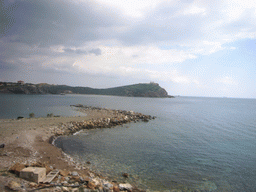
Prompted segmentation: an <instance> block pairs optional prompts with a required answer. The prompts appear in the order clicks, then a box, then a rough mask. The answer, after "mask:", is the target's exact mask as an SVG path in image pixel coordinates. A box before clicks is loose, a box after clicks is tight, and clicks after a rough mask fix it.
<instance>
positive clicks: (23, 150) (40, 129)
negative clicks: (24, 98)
mask: <svg viewBox="0 0 256 192" xmlns="http://www.w3.org/2000/svg"><path fill="white" fill-rule="evenodd" d="M72 107H76V108H77V109H78V111H80V112H83V113H86V116H82V117H47V118H42V117H39V118H24V119H19V120H17V119H0V144H1V143H5V145H6V146H5V148H4V150H2V151H1V155H0V171H1V173H2V174H0V190H5V189H6V186H7V185H8V183H10V181H16V182H19V183H21V182H22V183H25V184H24V185H26V188H27V189H31V190H32V189H36V188H37V187H39V185H37V186H36V187H35V186H34V187H32V188H31V187H30V183H31V182H28V181H23V180H22V179H20V178H18V177H17V176H15V175H14V174H11V173H9V169H10V168H11V167H12V166H13V165H15V164H17V163H20V164H25V165H26V166H31V165H38V164H41V165H45V166H47V167H51V168H53V169H59V170H65V171H66V172H69V173H72V172H77V173H78V174H79V176H81V177H83V178H84V179H85V180H87V186H84V188H87V189H91V190H95V189H97V188H99V190H100V189H101V188H102V187H104V185H103V184H102V185H100V183H104V182H105V184H106V183H108V185H109V186H112V190H114V191H118V189H117V187H118V186H119V190H122V188H120V183H115V182H112V181H107V178H104V177H103V176H101V175H100V174H97V173H95V172H93V171H90V170H89V168H88V167H86V166H85V165H86V163H84V164H80V165H79V162H75V161H74V160H73V158H72V157H70V156H69V155H67V154H65V153H64V152H63V151H62V149H60V148H58V147H56V146H54V145H52V144H51V143H52V141H54V140H55V139H56V137H58V136H63V135H71V134H74V133H77V132H78V131H81V130H90V129H95V128H113V127H114V126H117V125H122V124H126V123H129V122H137V121H146V122H147V121H148V120H150V119H154V118H155V117H151V116H147V115H143V114H141V113H135V112H132V111H123V110H112V109H105V108H97V107H88V106H82V105H75V106H72ZM120 177H121V175H120ZM89 184H91V186H89ZM97 185H98V186H97ZM129 185H130V184H129ZM41 186H42V185H41ZM129 187H131V186H129ZM53 188H56V187H53ZM53 188H51V189H53ZM51 189H49V191H51ZM123 190H125V188H123ZM129 190H131V188H130V189H129ZM132 191H141V190H139V189H137V188H136V186H133V190H132Z"/></svg>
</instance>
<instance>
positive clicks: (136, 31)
mask: <svg viewBox="0 0 256 192" xmlns="http://www.w3.org/2000/svg"><path fill="white" fill-rule="evenodd" d="M0 19H1V20H0V25H1V27H0V81H5V82H16V81H18V80H23V81H25V82H29V83H49V84H59V85H60V84H61V85H63V84H65V85H70V86H85V87H93V88H109V87H117V86H123V85H129V84H136V83H149V82H151V81H153V82H156V83H159V85H160V86H161V87H163V88H165V89H166V91H167V92H168V93H169V95H181V96H203V97H238V98H256V86H255V84H256V54H255V53H256V1H253V0H218V1H209V0H194V1H193V0H122V1H120V0H0Z"/></svg>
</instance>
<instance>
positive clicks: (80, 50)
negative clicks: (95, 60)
mask: <svg viewBox="0 0 256 192" xmlns="http://www.w3.org/2000/svg"><path fill="white" fill-rule="evenodd" d="M63 50H64V51H65V53H71V54H81V55H87V54H89V53H92V54H95V55H97V56H98V55H101V49H100V48H97V49H91V50H89V51H88V52H87V51H85V50H82V49H70V48H66V49H63Z"/></svg>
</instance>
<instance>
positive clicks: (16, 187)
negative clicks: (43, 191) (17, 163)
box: [7, 181, 21, 191]
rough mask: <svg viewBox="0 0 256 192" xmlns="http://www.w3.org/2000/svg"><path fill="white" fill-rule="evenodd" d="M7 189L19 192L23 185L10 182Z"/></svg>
mask: <svg viewBox="0 0 256 192" xmlns="http://www.w3.org/2000/svg"><path fill="white" fill-rule="evenodd" d="M7 187H8V188H9V189H11V190H13V191H19V190H20V189H21V184H20V183H17V182H16V181H10V182H9V183H8V185H7Z"/></svg>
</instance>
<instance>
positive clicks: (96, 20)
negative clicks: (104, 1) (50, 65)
mask: <svg viewBox="0 0 256 192" xmlns="http://www.w3.org/2000/svg"><path fill="white" fill-rule="evenodd" d="M3 4H4V7H5V9H4V10H3V13H1V16H3V20H1V26H3V27H4V28H8V26H7V25H8V24H9V23H10V18H13V20H14V24H13V25H11V26H10V27H9V28H8V31H7V32H6V30H5V31H4V30H1V36H15V35H17V38H16V39H15V41H16V42H23V43H27V44H37V43H41V46H50V45H57V44H58V45H59V44H62V45H79V44H81V43H84V42H85V41H88V40H95V39H100V38H106V37H103V36H101V35H99V30H98V28H99V27H100V28H103V29H104V28H105V27H111V26H118V25H123V24H122V22H121V20H120V19H119V17H117V15H115V14H116V13H114V12H113V11H112V10H111V9H100V11H99V8H98V7H97V6H98V5H96V4H93V3H92V2H89V1H88V2H82V3H79V4H77V3H74V2H72V1H67V0H61V1H60V0H54V1H51V0H40V1H28V0H23V1H22V0H16V1H15V3H13V4H10V3H9V1H7V0H4V2H3ZM11 7H15V8H16V9H15V10H12V11H10V10H11Z"/></svg>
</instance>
